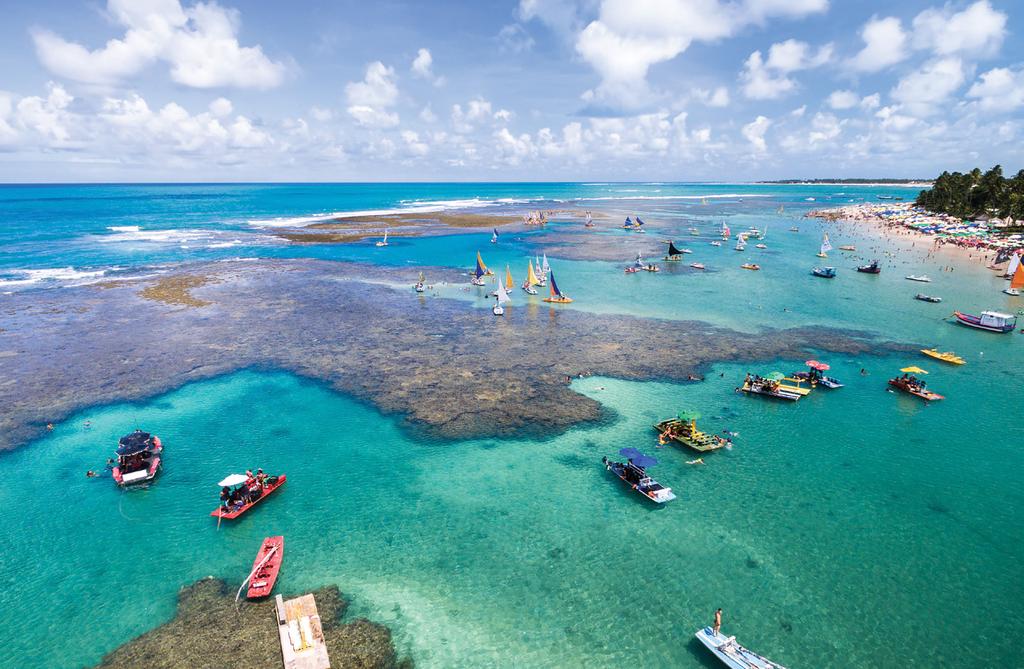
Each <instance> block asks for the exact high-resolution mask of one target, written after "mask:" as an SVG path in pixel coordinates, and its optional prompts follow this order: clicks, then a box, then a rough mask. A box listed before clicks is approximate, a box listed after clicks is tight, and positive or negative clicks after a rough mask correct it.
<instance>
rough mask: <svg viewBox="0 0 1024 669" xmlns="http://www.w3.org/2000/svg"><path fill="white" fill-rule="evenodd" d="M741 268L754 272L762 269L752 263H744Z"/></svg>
mask: <svg viewBox="0 0 1024 669" xmlns="http://www.w3.org/2000/svg"><path fill="white" fill-rule="evenodd" d="M740 267H742V268H743V269H749V270H753V271H755V272H756V271H757V270H759V269H761V266H760V265H758V264H757V263H752V262H748V263H743V264H742V265H740Z"/></svg>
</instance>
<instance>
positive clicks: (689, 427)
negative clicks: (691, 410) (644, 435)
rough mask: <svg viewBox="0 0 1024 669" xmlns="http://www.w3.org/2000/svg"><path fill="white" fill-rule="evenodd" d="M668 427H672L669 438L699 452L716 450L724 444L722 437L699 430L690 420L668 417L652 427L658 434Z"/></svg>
mask: <svg viewBox="0 0 1024 669" xmlns="http://www.w3.org/2000/svg"><path fill="white" fill-rule="evenodd" d="M669 428H672V434H671V435H669V439H671V440H672V441H674V442H677V443H679V444H682V445H683V446H686V447H688V448H692V449H693V450H695V451H698V452H700V453H708V452H710V451H717V450H718V449H719V448H722V447H723V446H725V440H724V439H719V438H717V437H716V436H715V435H713V434H707V433H706V432H701V431H700V430H698V429H697V426H696V425H695V424H694V423H693V422H692V421H684V420H679V419H678V418H669V419H668V420H663V421H661V422H660V423H657V424H655V426H654V429H655V430H657V431H658V433H659V434H664V433H665V430H667V429H669Z"/></svg>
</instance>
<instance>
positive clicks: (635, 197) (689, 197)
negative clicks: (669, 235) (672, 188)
mask: <svg viewBox="0 0 1024 669" xmlns="http://www.w3.org/2000/svg"><path fill="white" fill-rule="evenodd" d="M738 197H772V196H771V195H769V194H766V193H716V194H714V195H614V196H612V195H609V196H602V197H581V198H579V199H580V200H586V201H594V200H705V199H707V200H720V199H723V198H738Z"/></svg>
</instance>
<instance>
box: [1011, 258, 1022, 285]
mask: <svg viewBox="0 0 1024 669" xmlns="http://www.w3.org/2000/svg"><path fill="white" fill-rule="evenodd" d="M1010 288H1024V263H1020V264H1019V265H1017V271H1016V272H1014V273H1013V278H1012V279H1010Z"/></svg>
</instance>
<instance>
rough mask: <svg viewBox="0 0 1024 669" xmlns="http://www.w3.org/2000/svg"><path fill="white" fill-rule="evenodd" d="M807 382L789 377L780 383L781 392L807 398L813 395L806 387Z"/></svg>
mask: <svg viewBox="0 0 1024 669" xmlns="http://www.w3.org/2000/svg"><path fill="white" fill-rule="evenodd" d="M804 383H806V381H804V380H802V379H794V378H793V377H791V376H787V377H785V378H784V379H782V380H781V381H779V390H784V391H786V392H787V393H794V394H796V395H800V396H801V397H806V396H807V395H810V394H811V389H810V388H806V387H804Z"/></svg>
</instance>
